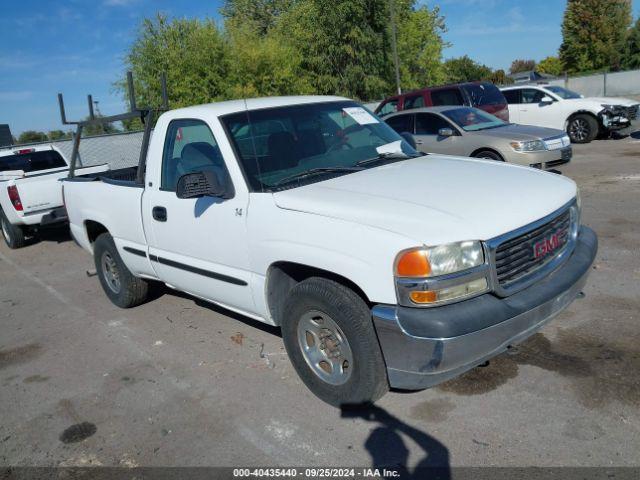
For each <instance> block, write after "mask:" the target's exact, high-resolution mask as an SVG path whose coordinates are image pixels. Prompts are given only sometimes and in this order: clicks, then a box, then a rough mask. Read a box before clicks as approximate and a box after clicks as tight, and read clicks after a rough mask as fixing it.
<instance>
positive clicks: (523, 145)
mask: <svg viewBox="0 0 640 480" xmlns="http://www.w3.org/2000/svg"><path fill="white" fill-rule="evenodd" d="M509 145H511V148H513V149H514V150H515V151H516V152H537V151H539V150H546V147H545V145H544V142H543V141H542V140H528V141H526V142H511V143H509Z"/></svg>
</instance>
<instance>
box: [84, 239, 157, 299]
mask: <svg viewBox="0 0 640 480" xmlns="http://www.w3.org/2000/svg"><path fill="white" fill-rule="evenodd" d="M93 259H94V261H95V264H96V271H97V272H98V278H99V279H100V284H101V285H102V289H103V290H104V293H106V294H107V297H109V300H111V301H112V302H113V303H114V304H115V305H117V306H118V307H120V308H131V307H135V306H136V305H140V304H141V303H143V302H144V301H145V300H146V299H147V295H148V293H149V284H148V283H147V282H146V281H144V280H142V279H141V278H138V277H135V276H134V275H133V274H132V273H131V272H130V271H129V269H128V268H127V266H126V265H125V264H124V262H123V261H122V258H120V254H119V253H118V249H117V248H116V244H115V243H114V242H113V238H112V237H111V235H109V234H108V233H103V234H102V235H100V236H99V237H98V238H97V239H96V241H95V243H94V244H93Z"/></svg>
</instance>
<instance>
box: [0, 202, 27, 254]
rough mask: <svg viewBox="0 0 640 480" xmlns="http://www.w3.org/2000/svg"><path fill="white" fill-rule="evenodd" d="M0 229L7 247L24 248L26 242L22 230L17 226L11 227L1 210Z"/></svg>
mask: <svg viewBox="0 0 640 480" xmlns="http://www.w3.org/2000/svg"><path fill="white" fill-rule="evenodd" d="M0 227H1V228H2V237H3V238H4V241H5V243H6V244H7V247H9V248H11V249H16V248H22V247H24V245H25V243H26V242H27V237H26V236H25V234H24V230H23V229H22V227H20V226H19V225H12V224H11V223H10V222H9V219H8V218H7V216H6V215H5V214H4V212H3V211H2V210H0Z"/></svg>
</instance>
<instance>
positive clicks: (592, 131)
mask: <svg viewBox="0 0 640 480" xmlns="http://www.w3.org/2000/svg"><path fill="white" fill-rule="evenodd" d="M567 135H569V138H570V139H571V142H572V143H590V142H591V141H593V140H594V139H595V138H596V137H597V136H598V120H596V119H595V118H594V117H593V116H592V115H589V114H586V113H579V114H577V115H574V116H573V117H571V118H570V119H569V124H568V125H567Z"/></svg>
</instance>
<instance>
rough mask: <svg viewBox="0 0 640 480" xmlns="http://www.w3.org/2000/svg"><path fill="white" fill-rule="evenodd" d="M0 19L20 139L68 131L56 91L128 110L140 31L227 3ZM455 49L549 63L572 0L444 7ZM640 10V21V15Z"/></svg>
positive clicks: (497, 64)
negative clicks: (155, 20)
mask: <svg viewBox="0 0 640 480" xmlns="http://www.w3.org/2000/svg"><path fill="white" fill-rule="evenodd" d="M2 3H3V7H2V10H3V15H2V17H0V45H2V48H1V49H0V123H9V125H10V126H11V129H12V131H13V133H14V135H17V134H19V133H20V132H22V131H24V130H30V129H34V130H44V131H48V130H51V129H54V128H61V127H62V125H60V121H59V118H58V110H57V100H56V93H57V92H59V91H61V92H63V93H64V94H65V100H66V103H67V106H68V108H67V116H68V117H69V118H77V117H80V116H83V115H86V108H87V107H86V95H87V93H91V94H93V96H94V99H96V100H98V101H99V102H100V103H99V108H100V110H101V111H102V113H104V114H110V113H118V112H119V111H120V110H122V108H124V107H123V104H122V101H121V99H120V97H119V95H118V94H117V93H116V92H114V91H113V87H112V84H113V82H114V81H115V80H117V79H118V78H120V77H121V75H122V72H123V70H124V67H123V62H122V59H123V56H124V52H125V51H126V49H127V47H128V46H129V45H130V44H131V42H132V40H133V38H134V35H135V32H136V28H137V25H138V24H139V23H140V21H141V19H142V18H144V17H148V16H152V15H154V14H155V12H157V11H162V12H165V13H167V14H169V15H172V16H179V17H183V16H185V17H205V16H210V17H216V18H218V17H219V14H218V10H219V8H220V4H221V0H190V1H188V2H187V1H175V0H172V1H169V0H21V1H16V0H5V1H3V2H2ZM426 3H427V4H428V5H429V6H430V7H432V6H434V5H439V7H440V11H441V14H443V15H444V16H445V20H446V25H447V29H448V32H447V33H446V35H445V38H446V40H447V41H448V42H450V43H451V47H450V48H448V49H447V50H446V51H445V57H452V56H460V55H465V54H466V55H469V56H470V57H472V58H474V59H475V60H477V61H480V62H482V63H485V64H487V65H489V66H491V67H493V68H505V69H507V68H508V66H509V65H510V63H511V61H512V60H513V59H514V58H516V57H519V58H534V59H536V60H540V59H542V58H544V57H545V56H547V55H553V54H555V53H556V51H557V49H558V46H559V45H560V42H561V35H560V23H561V21H562V13H563V11H564V7H565V1H564V0H538V1H537V2H531V1H530V0H438V1H431V0H429V1H427V2H426ZM639 4H640V2H639V1H636V2H635V4H634V14H635V16H636V17H637V16H638V14H639V13H640V8H639V6H640V5H639Z"/></svg>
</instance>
